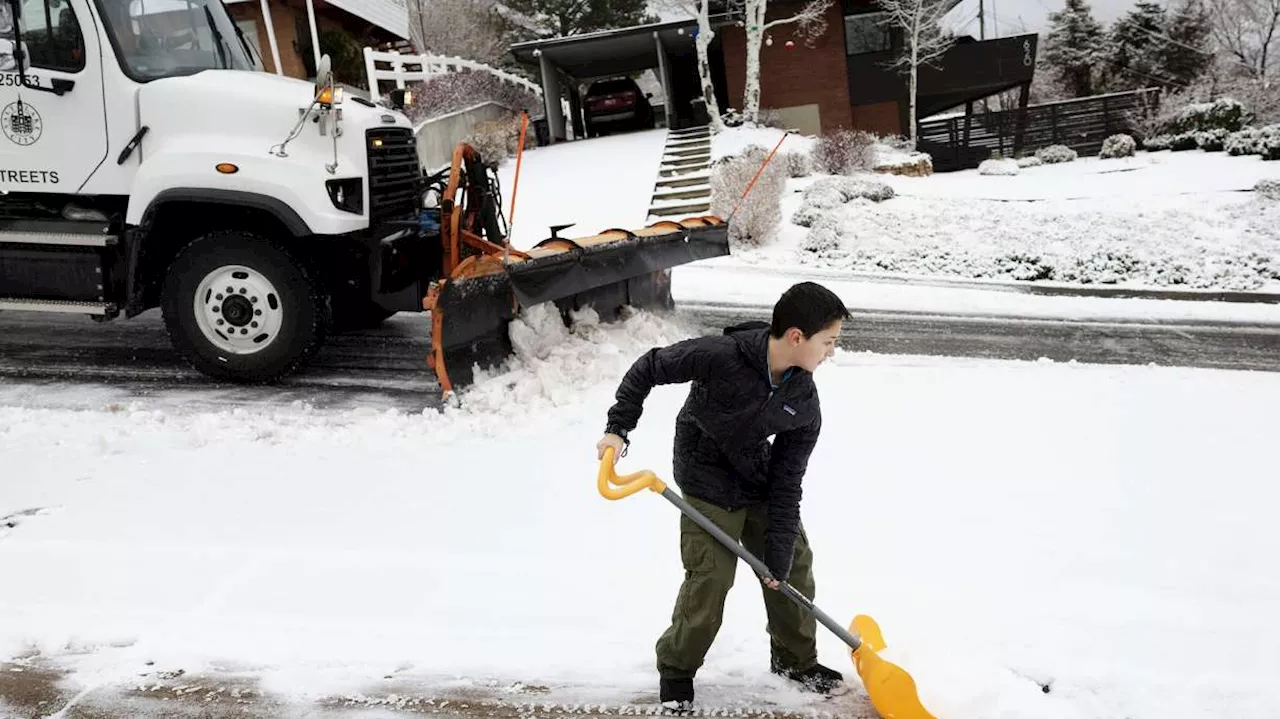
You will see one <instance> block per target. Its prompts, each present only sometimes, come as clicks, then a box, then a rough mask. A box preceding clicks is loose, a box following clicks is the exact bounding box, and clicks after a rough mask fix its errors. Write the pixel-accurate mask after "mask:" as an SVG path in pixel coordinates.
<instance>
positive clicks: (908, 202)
mask: <svg viewBox="0 0 1280 719" xmlns="http://www.w3.org/2000/svg"><path fill="white" fill-rule="evenodd" d="M784 147H785V143H784ZM871 177H872V178H873V179H878V180H879V181H880V182H883V183H886V184H888V185H889V186H890V187H892V188H893V190H894V194H895V196H894V197H893V198H892V199H888V200H884V201H881V202H874V201H869V200H863V199H854V200H852V201H850V202H848V203H846V204H843V205H841V206H838V207H834V208H828V209H823V210H821V211H820V212H819V213H818V214H819V216H822V217H823V220H824V222H823V224H826V225H827V228H816V229H815V228H814V227H808V226H805V227H802V226H800V225H799V224H796V223H795V222H794V221H790V222H785V223H784V224H783V226H782V230H781V232H780V233H779V237H778V238H777V239H776V240H775V242H774V243H772V244H771V245H768V246H765V247H763V248H760V249H744V250H742V251H740V252H737V253H735V254H736V259H737V261H740V262H744V263H752V264H761V265H769V266H777V265H779V264H789V265H795V264H801V265H805V266H810V267H822V268H830V269H841V270H847V271H853V272H863V273H877V274H901V275H917V276H919V275H932V276H944V277H964V278H999V279H1007V280H1035V281H1052V282H1057V283H1067V284H1092V285H1099V284H1102V285H1120V286H1144V287H1174V288H1195V289H1206V288H1212V289H1231V290H1260V291H1278V290H1280V202H1276V201H1275V200H1274V199H1270V198H1266V197H1263V196H1261V195H1256V194H1254V193H1252V192H1248V191H1250V190H1252V188H1253V187H1254V185H1255V184H1256V183H1257V181H1258V180H1260V179H1263V178H1268V177H1280V163H1273V162H1271V163H1269V162H1264V161H1262V160H1261V159H1260V158H1258V157H1256V156H1251V157H1230V156H1228V155H1226V154H1224V153H1205V152H1202V151H1199V150H1196V151H1190V152H1178V153H1171V152H1160V153H1154V154H1146V153H1139V155H1137V156H1136V157H1132V158H1123V159H1110V160H1099V159H1097V158H1081V159H1079V160H1076V161H1075V162H1070V163H1062V164H1053V165H1041V166H1038V167H1027V168H1022V169H1021V171H1020V172H1019V174H1018V175H1016V176H1009V175H984V174H981V173H979V172H978V171H977V170H966V171H961V172H952V173H936V174H934V175H932V176H928V177H922V178H913V177H900V176H895V175H873V176H871ZM823 181H824V180H823V178H822V177H818V176H814V177H808V178H797V179H793V180H790V181H789V183H788V190H789V192H788V194H787V195H786V196H785V197H784V200H783V215H784V217H785V218H793V215H795V213H796V212H797V211H798V210H800V209H801V208H802V206H803V205H804V200H803V195H802V193H803V191H804V190H805V188H807V187H809V186H810V185H812V184H814V183H816V182H823ZM797 217H798V216H797ZM806 224H807V225H809V224H812V225H815V226H816V225H817V224H818V223H815V222H814V221H813V219H812V218H810V219H809V220H808V221H807V222H806ZM833 230H834V233H833ZM824 232H825V233H826V236H822V237H821V238H819V236H816V233H824ZM833 234H834V237H832V236H831V235H833Z"/></svg>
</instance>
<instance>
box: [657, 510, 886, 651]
mask: <svg viewBox="0 0 1280 719" xmlns="http://www.w3.org/2000/svg"><path fill="white" fill-rule="evenodd" d="M662 496H663V497H666V498H667V500H668V501H670V502H671V503H672V504H674V505H676V507H677V508H679V509H680V511H681V512H684V514H685V516H687V517H688V518H689V519H692V520H693V521H694V522H696V523H697V524H698V526H699V527H702V528H703V529H705V530H707V532H709V533H710V534H711V536H713V537H715V538H716V539H718V540H720V543H721V544H723V545H724V546H726V547H728V548H729V549H730V551H732V552H733V553H734V554H736V555H738V557H740V558H741V559H742V560H743V561H745V562H746V563H747V564H749V565H750V566H751V568H752V569H754V570H755V572H756V574H758V575H760V576H761V577H765V578H768V579H773V573H772V572H770V571H769V567H768V566H767V565H765V563H764V562H762V561H760V560H759V559H757V558H756V557H755V555H753V554H751V553H750V552H748V551H747V550H746V549H745V548H744V547H743V546H742V544H740V543H739V542H738V540H736V539H734V538H733V537H730V536H729V535H728V533H727V532H725V531H724V530H723V529H721V528H720V527H718V526H716V524H715V522H712V521H711V520H710V519H707V517H706V515H704V514H703V513H702V512H699V511H698V510H697V509H694V507H693V505H691V504H689V503H688V502H686V501H685V500H684V497H681V496H680V495H678V494H676V493H675V492H673V491H671V488H670V487H666V488H665V489H663V490H662ZM777 591H780V592H782V593H783V594H785V595H786V596H787V597H788V598H790V599H791V600H792V601H793V602H795V603H797V604H799V605H800V606H802V607H804V608H805V610H806V611H808V612H809V613H811V614H813V616H814V618H816V619H817V620H818V621H819V622H822V626H824V627H826V628H827V629H830V630H831V631H832V632H833V633H834V634H835V635H836V636H838V637H840V639H841V640H843V641H844V643H845V644H848V645H849V649H851V650H856V649H857V648H858V647H860V646H862V640H861V639H860V638H858V637H857V636H855V635H854V634H853V633H852V632H850V631H849V630H848V629H846V628H844V627H842V626H840V624H839V623H838V622H836V620H834V619H832V618H831V617H830V616H829V615H828V614H827V613H826V612H824V611H822V610H821V609H819V608H818V607H816V606H815V605H814V604H813V602H811V601H809V598H808V597H806V596H804V595H803V594H801V593H800V590H798V589H796V588H795V587H793V586H791V585H790V584H788V583H787V582H779V583H778V590H777Z"/></svg>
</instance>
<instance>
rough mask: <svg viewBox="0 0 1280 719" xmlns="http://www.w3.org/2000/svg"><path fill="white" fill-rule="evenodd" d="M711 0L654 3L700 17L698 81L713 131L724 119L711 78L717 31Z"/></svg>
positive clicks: (697, 38) (697, 35) (721, 127)
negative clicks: (712, 56)
mask: <svg viewBox="0 0 1280 719" xmlns="http://www.w3.org/2000/svg"><path fill="white" fill-rule="evenodd" d="M709 4H710V0H658V1H657V2H654V3H653V5H654V6H655V7H659V8H665V9H667V10H674V11H677V12H682V13H688V14H690V15H692V16H694V17H696V18H697V19H698V29H697V31H696V34H695V35H694V38H693V45H694V48H695V49H696V50H697V53H698V83H699V85H700V86H701V87H702V97H703V99H704V100H705V101H706V103H707V115H708V116H709V117H710V124H711V131H712V132H719V131H720V130H722V129H724V121H723V120H722V119H721V117H720V103H719V102H717V101H716V87H715V83H714V82H713V81H712V79H711V57H710V53H709V52H708V48H710V47H711V41H712V40H714V39H715V36H716V33H715V31H714V30H712V29H711V10H710V8H709Z"/></svg>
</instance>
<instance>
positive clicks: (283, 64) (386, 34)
mask: <svg viewBox="0 0 1280 719" xmlns="http://www.w3.org/2000/svg"><path fill="white" fill-rule="evenodd" d="M225 2H226V5H227V10H228V11H229V12H230V13H231V17H232V18H233V19H234V20H235V22H236V24H237V25H239V26H240V29H241V31H243V32H244V34H245V37H246V38H248V40H249V42H250V43H251V44H253V46H254V49H255V50H257V52H258V55H259V56H260V57H261V58H262V64H263V66H264V67H265V69H266V70H267V72H279V74H282V75H288V76H289V77H296V78H301V79H310V78H311V77H314V75H315V60H314V54H313V52H312V42H313V39H312V34H311V21H310V15H309V13H308V11H307V5H308V2H310V3H311V6H312V8H313V10H314V14H315V24H316V37H317V38H319V41H320V46H321V48H322V49H324V50H325V51H328V52H329V53H330V59H331V60H332V61H333V63H334V71H335V74H337V76H338V80H339V81H340V82H344V83H347V84H350V85H354V86H357V87H363V86H364V84H365V79H364V70H363V68H364V65H363V63H364V60H363V58H362V57H361V55H360V53H361V48H363V47H364V46H366V45H367V46H370V47H375V48H382V47H400V48H402V50H407V39H408V36H409V28H408V23H409V17H408V11H407V9H406V7H405V0H225ZM264 5H266V6H268V7H269V8H270V19H271V22H270V23H267V22H265V18H266V15H264V13H263V6H264ZM273 32H274V35H275V42H274V48H273V43H272V39H271V35H272V33H273ZM339 40H341V41H343V43H344V46H345V47H346V52H347V53H354V55H352V56H351V57H349V58H347V60H346V63H347V64H344V62H343V57H342V56H343V54H344V53H343V52H342V50H337V49H334V47H333V45H334V43H335V42H337V41H339ZM277 53H278V56H279V60H280V62H279V65H280V68H279V70H277V67H276V55H277Z"/></svg>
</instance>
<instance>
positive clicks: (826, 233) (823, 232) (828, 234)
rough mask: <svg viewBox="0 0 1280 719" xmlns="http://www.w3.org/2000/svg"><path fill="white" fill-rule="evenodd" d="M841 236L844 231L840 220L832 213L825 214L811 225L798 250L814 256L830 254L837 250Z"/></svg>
mask: <svg viewBox="0 0 1280 719" xmlns="http://www.w3.org/2000/svg"><path fill="white" fill-rule="evenodd" d="M843 234H844V229H843V227H842V226H841V224H840V218H839V217H837V216H835V215H834V214H832V213H826V214H824V215H822V216H821V217H819V218H818V220H817V221H816V222H814V223H813V227H811V228H810V229H809V234H807V235H805V237H804V241H803V242H801V244H800V249H802V250H805V251H806V252H813V253H816V254H823V253H827V252H831V251H832V250H836V249H839V247H840V238H841V236H842V235H843Z"/></svg>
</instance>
